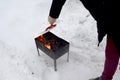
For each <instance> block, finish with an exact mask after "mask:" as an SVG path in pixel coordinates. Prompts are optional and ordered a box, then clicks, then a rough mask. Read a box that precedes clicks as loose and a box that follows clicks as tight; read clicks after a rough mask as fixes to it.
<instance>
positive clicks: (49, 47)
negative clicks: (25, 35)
mask: <svg viewBox="0 0 120 80" xmlns="http://www.w3.org/2000/svg"><path fill="white" fill-rule="evenodd" d="M39 41H40V42H42V43H43V45H44V46H45V47H46V48H48V49H51V43H50V42H48V41H47V40H46V39H45V38H44V36H43V35H41V36H39Z"/></svg>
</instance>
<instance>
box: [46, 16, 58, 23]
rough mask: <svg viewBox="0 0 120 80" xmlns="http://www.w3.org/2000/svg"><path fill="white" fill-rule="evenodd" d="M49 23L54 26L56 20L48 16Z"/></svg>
mask: <svg viewBox="0 0 120 80" xmlns="http://www.w3.org/2000/svg"><path fill="white" fill-rule="evenodd" d="M48 22H49V23H50V24H54V23H55V22H56V19H55V18H52V17H50V16H48Z"/></svg>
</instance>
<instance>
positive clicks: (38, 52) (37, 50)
mask: <svg viewBox="0 0 120 80" xmlns="http://www.w3.org/2000/svg"><path fill="white" fill-rule="evenodd" d="M37 52H38V56H40V52H39V49H38V47H37Z"/></svg>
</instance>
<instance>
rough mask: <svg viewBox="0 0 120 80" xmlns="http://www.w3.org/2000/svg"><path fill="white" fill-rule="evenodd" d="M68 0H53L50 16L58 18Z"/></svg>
mask: <svg viewBox="0 0 120 80" xmlns="http://www.w3.org/2000/svg"><path fill="white" fill-rule="evenodd" d="M65 1H66V0H53V1H52V5H51V9H50V13H49V16H51V17H52V18H58V17H59V15H60V12H61V9H62V6H63V5H64V3H65Z"/></svg>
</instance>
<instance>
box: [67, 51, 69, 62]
mask: <svg viewBox="0 0 120 80" xmlns="http://www.w3.org/2000/svg"><path fill="white" fill-rule="evenodd" d="M67 62H69V51H68V55H67Z"/></svg>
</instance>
